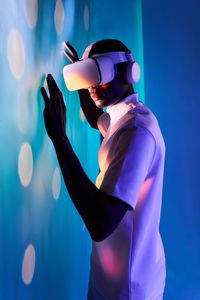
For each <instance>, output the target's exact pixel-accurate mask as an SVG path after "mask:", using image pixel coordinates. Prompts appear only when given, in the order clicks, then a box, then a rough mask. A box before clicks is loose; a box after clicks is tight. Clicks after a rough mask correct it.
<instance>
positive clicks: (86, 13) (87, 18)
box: [83, 5, 90, 31]
mask: <svg viewBox="0 0 200 300" xmlns="http://www.w3.org/2000/svg"><path fill="white" fill-rule="evenodd" d="M83 18H84V24H85V29H86V30H87V31H88V29H89V24H90V15H89V8H88V5H86V6H85V8H84V16H83Z"/></svg>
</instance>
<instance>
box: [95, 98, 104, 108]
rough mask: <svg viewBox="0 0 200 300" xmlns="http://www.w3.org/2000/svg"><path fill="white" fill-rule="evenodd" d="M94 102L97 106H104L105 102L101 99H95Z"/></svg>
mask: <svg viewBox="0 0 200 300" xmlns="http://www.w3.org/2000/svg"><path fill="white" fill-rule="evenodd" d="M94 103H95V104H96V106H97V107H98V108H102V107H105V103H104V101H103V100H101V99H99V100H95V101H94Z"/></svg>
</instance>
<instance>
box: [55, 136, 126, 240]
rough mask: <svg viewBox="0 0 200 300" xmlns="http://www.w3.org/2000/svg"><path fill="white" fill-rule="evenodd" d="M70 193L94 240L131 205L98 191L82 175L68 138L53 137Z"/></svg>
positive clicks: (112, 227)
mask: <svg viewBox="0 0 200 300" xmlns="http://www.w3.org/2000/svg"><path fill="white" fill-rule="evenodd" d="M52 142H53V144H54V147H55V150H56V154H57V158H58V161H59V164H60V168H61V171H62V174H63V178H64V181H65V184H66V187H67V190H68V192H69V195H70V197H71V199H72V201H73V203H74V205H75V207H76V209H77V210H78V212H79V214H80V215H81V217H82V219H83V221H84V222H85V225H86V227H87V229H88V231H89V233H90V235H91V238H92V239H93V240H94V241H96V242H99V241H102V240H104V239H105V238H106V237H108V236H109V235H110V234H111V233H112V232H113V231H114V230H115V228H116V227H117V226H118V224H119V223H120V222H121V220H122V218H123V216H124V214H125V213H126V211H127V209H130V206H129V205H128V204H126V203H125V202H123V201H121V200H120V199H118V198H116V197H114V196H110V195H108V194H106V193H104V192H103V191H101V190H99V189H98V188H97V187H96V186H95V185H94V184H93V182H92V181H90V179H89V178H88V176H87V175H86V174H85V172H84V170H83V169H82V167H81V164H80V162H79V160H78V158H77V156H76V155H75V153H74V151H73V149H72V147H71V144H70V142H69V140H68V138H67V136H65V137H60V138H58V139H56V140H52Z"/></svg>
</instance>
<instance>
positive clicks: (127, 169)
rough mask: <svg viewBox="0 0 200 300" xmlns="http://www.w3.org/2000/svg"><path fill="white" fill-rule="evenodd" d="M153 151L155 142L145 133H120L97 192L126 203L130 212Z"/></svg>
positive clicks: (141, 128)
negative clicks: (99, 190)
mask: <svg viewBox="0 0 200 300" xmlns="http://www.w3.org/2000/svg"><path fill="white" fill-rule="evenodd" d="M155 148H156V142H155V139H154V137H153V135H152V134H151V133H150V132H149V131H148V130H147V129H145V128H143V127H134V128H133V129H132V130H131V131H128V132H127V131H123V132H122V133H121V134H120V136H119V138H118V140H117V144H116V147H115V151H114V154H113V158H112V160H111V162H110V164H109V167H108V169H107V170H106V172H105V175H104V178H103V181H102V184H101V186H100V189H101V190H102V191H104V192H105V193H107V194H108V195H112V196H115V197H117V198H118V199H120V200H122V201H124V202H126V203H127V204H128V205H129V206H130V210H131V209H134V208H135V206H136V203H137V199H138V196H139V192H140V189H141V187H142V185H143V183H144V181H145V178H146V176H147V174H148V170H149V168H150V166H151V163H152V161H153V158H154V153H155Z"/></svg>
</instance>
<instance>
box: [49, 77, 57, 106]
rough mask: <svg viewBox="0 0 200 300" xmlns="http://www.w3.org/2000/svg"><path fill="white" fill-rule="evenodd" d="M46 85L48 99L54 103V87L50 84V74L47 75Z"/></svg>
mask: <svg viewBox="0 0 200 300" xmlns="http://www.w3.org/2000/svg"><path fill="white" fill-rule="evenodd" d="M47 85H48V89H49V94H50V99H51V100H52V101H54V98H55V97H56V91H55V89H54V85H53V83H52V80H51V75H50V74H48V75H47Z"/></svg>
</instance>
